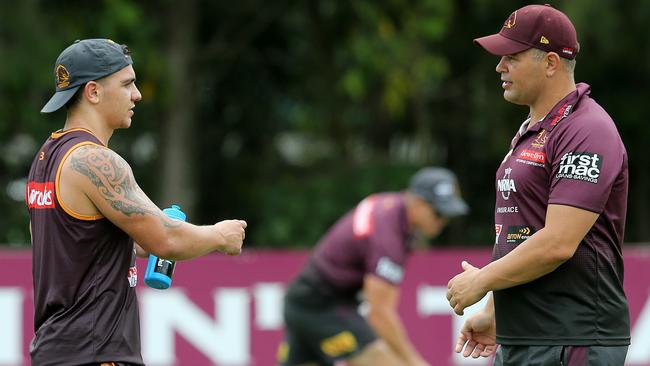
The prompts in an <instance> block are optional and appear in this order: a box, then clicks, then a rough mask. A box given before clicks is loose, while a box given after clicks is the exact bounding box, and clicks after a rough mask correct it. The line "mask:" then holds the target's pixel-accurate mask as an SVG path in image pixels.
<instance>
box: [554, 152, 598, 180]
mask: <svg viewBox="0 0 650 366" xmlns="http://www.w3.org/2000/svg"><path fill="white" fill-rule="evenodd" d="M602 165H603V157H602V155H598V154H595V153H592V152H573V151H569V152H568V153H566V154H564V155H562V158H561V159H560V167H559V169H558V171H557V174H556V175H555V178H558V179H562V178H566V179H575V180H582V181H585V182H589V183H594V184H595V183H598V178H600V169H601V167H602Z"/></svg>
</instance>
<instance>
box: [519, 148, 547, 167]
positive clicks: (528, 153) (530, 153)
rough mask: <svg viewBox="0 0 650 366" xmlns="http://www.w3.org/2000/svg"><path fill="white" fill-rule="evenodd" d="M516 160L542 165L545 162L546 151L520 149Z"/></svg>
mask: <svg viewBox="0 0 650 366" xmlns="http://www.w3.org/2000/svg"><path fill="white" fill-rule="evenodd" d="M517 162H519V163H524V164H528V165H534V166H539V167H543V166H544V162H546V153H543V152H540V151H535V150H522V151H521V152H520V153H519V155H518V156H517Z"/></svg>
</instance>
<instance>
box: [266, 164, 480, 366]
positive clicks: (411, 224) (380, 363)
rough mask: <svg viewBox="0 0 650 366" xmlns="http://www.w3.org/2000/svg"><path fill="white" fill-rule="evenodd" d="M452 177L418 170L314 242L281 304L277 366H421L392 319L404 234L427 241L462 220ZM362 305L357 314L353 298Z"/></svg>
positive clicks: (406, 244)
mask: <svg viewBox="0 0 650 366" xmlns="http://www.w3.org/2000/svg"><path fill="white" fill-rule="evenodd" d="M467 210H468V209H467V205H466V204H465V202H464V201H463V200H462V199H461V198H460V196H459V190H458V185H457V182H456V177H455V176H454V174H453V173H451V172H450V171H448V170H446V169H442V168H425V169H422V170H420V171H419V172H417V173H416V174H415V176H413V178H412V179H411V183H410V186H409V188H408V190H406V191H404V192H384V193H377V194H373V195H371V196H369V197H367V198H366V199H364V200H363V201H361V202H360V203H359V204H358V205H357V206H356V207H355V208H354V209H353V210H351V211H350V212H348V213H347V214H346V215H345V216H343V217H342V218H341V219H340V220H339V221H338V222H337V223H336V224H334V226H333V227H332V228H331V229H330V230H329V231H328V232H327V234H325V236H324V237H323V238H322V239H321V240H320V242H319V243H318V245H317V246H316V248H315V249H314V252H313V254H312V256H311V259H310V261H309V263H308V264H307V265H306V267H305V268H304V269H303V271H302V273H300V275H299V276H298V278H297V279H296V280H295V281H294V282H293V283H292V284H291V286H290V287H289V290H288V292H287V295H286V298H285V308H284V317H285V323H286V343H284V344H283V346H281V348H280V350H279V359H280V360H279V361H280V362H281V363H282V364H284V365H292V366H293V365H334V363H335V362H337V361H342V360H345V361H347V364H348V365H350V366H401V365H404V366H406V365H408V366H424V365H428V363H427V362H426V361H425V360H423V359H422V357H421V355H420V354H419V353H418V352H417V350H416V349H415V348H414V347H413V345H412V344H411V342H410V341H409V339H408V337H407V335H406V331H405V329H404V327H403V325H402V322H401V321H400V318H399V315H398V313H397V305H398V300H399V285H400V283H401V281H402V278H403V276H404V266H405V263H406V260H407V257H408V255H409V253H410V252H411V247H410V245H411V241H412V240H411V239H412V235H413V234H414V233H416V232H419V233H421V234H423V235H425V236H426V237H428V238H432V237H435V236H436V235H438V234H439V233H440V231H441V230H442V229H443V228H444V226H445V225H446V224H447V221H448V218H450V217H454V216H458V215H463V214H465V213H466V212H467ZM360 291H363V294H364V295H365V299H366V300H367V303H368V308H369V311H368V314H367V319H366V318H364V317H362V316H361V315H360V314H359V312H358V306H359V300H358V297H357V295H358V293H359V292H360Z"/></svg>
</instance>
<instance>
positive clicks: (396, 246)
mask: <svg viewBox="0 0 650 366" xmlns="http://www.w3.org/2000/svg"><path fill="white" fill-rule="evenodd" d="M409 244H410V234H409V225H408V221H407V219H406V209H405V206H404V195H403V194H402V193H377V194H374V195H371V196H369V197H367V198H366V199H364V200H363V201H361V202H360V203H359V204H358V205H357V207H356V208H354V209H353V210H351V211H350V212H348V213H347V214H346V215H345V216H343V217H342V218H341V219H340V220H339V221H338V222H337V223H336V224H334V226H333V227H332V228H331V229H330V230H329V231H328V232H327V234H325V236H324V237H323V238H322V239H321V240H320V242H319V243H318V245H317V247H316V249H315V250H314V253H313V256H312V261H311V262H310V263H311V264H310V265H314V266H315V267H316V269H317V270H318V272H319V273H320V274H321V276H322V277H323V280H324V281H325V282H327V284H328V285H330V286H332V288H334V289H335V290H336V291H337V292H338V293H339V294H341V295H345V294H350V295H352V294H355V293H356V292H358V291H359V290H361V289H362V288H363V278H364V276H365V275H366V274H368V273H372V274H375V275H377V276H378V277H380V278H382V279H384V280H386V281H387V282H389V283H391V284H394V285H399V284H400V283H401V282H402V278H403V276H404V265H405V263H406V259H407V257H408V255H409V253H410V251H411V248H410V245H409Z"/></svg>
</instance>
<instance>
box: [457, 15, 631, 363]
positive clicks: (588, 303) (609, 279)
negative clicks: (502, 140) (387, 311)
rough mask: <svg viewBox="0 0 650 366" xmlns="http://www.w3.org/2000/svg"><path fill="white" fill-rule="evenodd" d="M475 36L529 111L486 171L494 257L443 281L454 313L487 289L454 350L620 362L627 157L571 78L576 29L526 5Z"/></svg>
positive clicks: (507, 91) (624, 325)
mask: <svg viewBox="0 0 650 366" xmlns="http://www.w3.org/2000/svg"><path fill="white" fill-rule="evenodd" d="M475 42H476V43H477V44H478V45H480V46H481V47H483V48H485V49H486V50H487V51H488V52H490V53H492V54H494V55H497V56H501V60H500V61H499V63H498V65H497V66H496V71H497V72H498V73H499V74H501V81H502V83H503V84H502V87H503V89H504V93H503V96H504V98H505V99H506V100H507V101H509V102H511V103H515V104H520V105H526V106H528V107H529V114H528V118H527V119H526V120H525V121H524V123H523V124H522V125H521V128H519V132H518V133H517V134H516V135H515V137H514V138H513V140H512V143H511V145H510V151H509V152H508V153H507V154H506V156H505V158H504V159H503V162H502V163H501V166H500V167H499V169H498V170H497V174H496V180H497V181H496V189H497V194H496V212H495V215H494V217H495V229H496V243H495V245H494V250H493V262H492V263H490V264H489V265H487V266H485V267H483V268H481V269H478V268H474V267H473V266H471V265H470V264H468V263H466V262H463V263H462V267H463V269H464V272H463V273H461V274H459V275H457V276H456V277H454V278H453V279H452V280H451V281H449V291H448V293H447V298H448V299H449V304H450V305H451V307H452V308H454V310H455V311H456V313H458V314H463V309H464V308H465V307H467V306H470V305H472V304H474V303H475V302H477V301H478V300H479V299H481V298H482V297H483V296H484V295H485V294H486V292H488V291H493V295H492V296H491V297H490V299H489V301H488V304H487V306H486V307H485V309H484V310H483V311H481V312H479V313H477V314H475V315H473V316H472V317H470V318H469V319H468V320H467V321H466V322H465V325H464V326H463V328H462V330H461V335H460V337H459V339H458V344H457V346H456V352H461V351H462V350H463V347H464V348H465V350H464V352H463V354H464V355H465V356H469V355H470V354H471V355H472V356H474V357H478V356H479V355H482V356H488V355H490V354H491V353H492V352H493V350H494V346H495V343H498V344H500V345H501V346H500V347H499V350H498V351H497V355H496V361H495V365H564V366H567V365H570V366H585V365H589V366H594V365H603V366H605V365H607V366H619V365H623V363H624V361H625V356H626V353H627V348H628V345H629V344H630V319H629V314H628V306H627V300H626V297H625V293H624V292H623V257H622V253H621V251H622V249H621V246H622V244H623V231H624V228H625V215H626V209H627V186H628V168H627V153H626V151H625V146H624V145H623V142H622V141H621V138H620V136H619V134H618V131H617V129H616V125H615V124H614V121H612V119H611V118H610V117H609V115H608V114H607V112H605V110H604V109H603V108H602V107H601V106H600V105H598V104H597V103H596V102H595V101H594V100H593V99H591V97H590V96H589V93H590V87H589V85H587V84H584V83H579V84H577V85H576V84H575V81H574V76H573V70H574V67H575V57H576V55H577V53H578V48H579V46H578V40H577V36H576V31H575V28H574V27H573V24H572V23H571V21H570V20H569V18H568V17H567V16H566V15H564V14H563V13H562V12H560V11H558V10H556V9H554V8H552V7H551V6H549V5H529V6H526V7H523V8H521V9H519V10H517V11H515V12H513V13H512V14H511V15H510V17H509V18H508V19H507V20H506V22H505V24H504V26H503V28H502V29H501V31H500V32H499V33H498V34H495V35H491V36H487V37H483V38H478V39H476V40H475Z"/></svg>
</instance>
